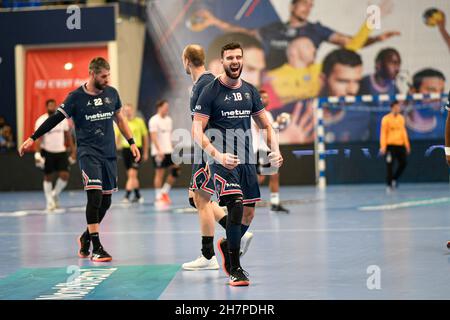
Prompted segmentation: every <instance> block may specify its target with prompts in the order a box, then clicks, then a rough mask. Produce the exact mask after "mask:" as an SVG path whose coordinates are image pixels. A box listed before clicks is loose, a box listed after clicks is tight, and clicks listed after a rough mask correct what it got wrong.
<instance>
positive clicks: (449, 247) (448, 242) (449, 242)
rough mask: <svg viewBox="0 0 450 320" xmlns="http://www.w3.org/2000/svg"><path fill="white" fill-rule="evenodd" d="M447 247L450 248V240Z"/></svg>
mask: <svg viewBox="0 0 450 320" xmlns="http://www.w3.org/2000/svg"><path fill="white" fill-rule="evenodd" d="M447 249H450V241H447Z"/></svg>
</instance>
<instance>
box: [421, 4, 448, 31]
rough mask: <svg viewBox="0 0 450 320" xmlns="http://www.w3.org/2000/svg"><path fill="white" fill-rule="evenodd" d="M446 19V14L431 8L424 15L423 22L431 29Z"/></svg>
mask: <svg viewBox="0 0 450 320" xmlns="http://www.w3.org/2000/svg"><path fill="white" fill-rule="evenodd" d="M443 19H444V13H443V12H442V11H441V10H439V9H436V8H430V9H427V10H425V12H424V13H423V22H424V23H425V24H426V25H427V26H430V27H434V26H435V25H436V24H437V23H439V22H441V21H442V20H443Z"/></svg>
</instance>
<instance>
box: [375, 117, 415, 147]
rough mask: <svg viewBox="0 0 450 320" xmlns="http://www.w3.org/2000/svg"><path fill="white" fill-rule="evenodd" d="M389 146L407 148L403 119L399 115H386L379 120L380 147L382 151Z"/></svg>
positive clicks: (407, 140)
mask: <svg viewBox="0 0 450 320" xmlns="http://www.w3.org/2000/svg"><path fill="white" fill-rule="evenodd" d="M389 145H393V146H404V147H406V148H409V139H408V133H407V132H406V127H405V118H404V117H403V116H402V115H401V114H397V115H394V114H393V113H388V114H387V115H385V116H384V117H383V119H382V120H381V133H380V147H381V149H384V148H386V147H387V146H389Z"/></svg>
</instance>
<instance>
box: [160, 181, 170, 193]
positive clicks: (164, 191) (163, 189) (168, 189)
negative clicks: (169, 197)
mask: <svg viewBox="0 0 450 320" xmlns="http://www.w3.org/2000/svg"><path fill="white" fill-rule="evenodd" d="M170 188H171V185H170V184H168V183H167V182H165V183H164V185H163V187H162V189H161V192H162V193H169V191H170Z"/></svg>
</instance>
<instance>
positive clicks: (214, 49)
mask: <svg viewBox="0 0 450 320" xmlns="http://www.w3.org/2000/svg"><path fill="white" fill-rule="evenodd" d="M230 42H237V43H240V44H241V46H242V48H243V49H250V48H257V49H261V50H264V49H263V46H262V44H261V42H260V41H259V40H258V39H256V38H255V37H253V36H251V35H248V34H245V33H242V32H230V33H225V34H221V35H219V36H218V37H217V38H215V39H214V40H213V41H212V42H211V43H210V45H209V46H208V50H207V51H206V63H210V62H211V61H213V60H215V59H219V54H221V49H222V46H223V44H224V43H230Z"/></svg>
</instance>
